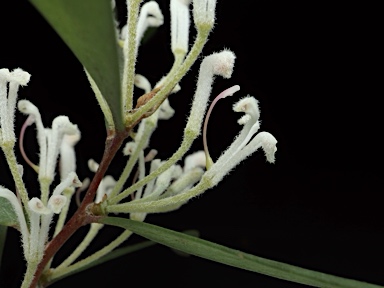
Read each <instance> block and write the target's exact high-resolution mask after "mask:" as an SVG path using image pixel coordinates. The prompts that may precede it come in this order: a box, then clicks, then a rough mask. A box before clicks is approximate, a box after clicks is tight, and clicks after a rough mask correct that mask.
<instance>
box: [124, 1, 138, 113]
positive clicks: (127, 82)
mask: <svg viewBox="0 0 384 288" xmlns="http://www.w3.org/2000/svg"><path fill="white" fill-rule="evenodd" d="M141 2H142V0H128V1H127V4H128V5H129V6H128V23H127V31H128V34H127V35H126V37H127V40H126V42H127V43H125V45H124V56H125V66H124V73H123V89H122V91H123V107H124V111H129V110H131V109H132V106H133V86H134V79H135V64H136V63H135V62H136V51H137V48H136V46H137V43H136V29H137V28H136V27H137V18H138V15H139V8H140V3H141Z"/></svg>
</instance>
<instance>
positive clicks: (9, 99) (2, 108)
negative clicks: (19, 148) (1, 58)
mask: <svg viewBox="0 0 384 288" xmlns="http://www.w3.org/2000/svg"><path fill="white" fill-rule="evenodd" d="M30 77H31V75H30V74H29V73H28V72H25V71H23V70H22V69H20V68H17V69H15V70H13V71H12V72H9V70H8V69H0V127H1V133H0V141H1V143H2V144H4V143H12V145H14V143H15V142H16V137H15V132H14V123H13V122H14V118H15V107H16V100H17V92H18V90H19V87H20V86H25V85H27V84H28V82H29V79H30Z"/></svg>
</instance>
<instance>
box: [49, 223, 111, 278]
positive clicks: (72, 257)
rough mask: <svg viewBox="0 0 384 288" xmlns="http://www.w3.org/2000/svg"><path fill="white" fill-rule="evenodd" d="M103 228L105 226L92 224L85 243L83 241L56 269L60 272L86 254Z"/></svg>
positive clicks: (84, 240)
mask: <svg viewBox="0 0 384 288" xmlns="http://www.w3.org/2000/svg"><path fill="white" fill-rule="evenodd" d="M103 226H104V225H102V224H98V223H92V224H91V227H90V229H89V231H88V233H87V235H85V237H84V239H83V241H81V243H80V244H79V245H78V246H77V248H76V249H75V251H73V252H72V254H71V255H69V256H68V258H67V259H65V260H64V261H63V262H62V263H61V264H60V265H59V266H58V267H56V268H55V270H57V271H60V270H63V269H65V268H67V267H68V266H69V265H71V264H72V263H73V262H74V261H75V260H76V259H77V258H78V257H79V256H80V255H81V254H82V253H83V252H84V250H85V249H87V247H88V246H89V244H91V242H92V240H93V239H94V238H95V237H96V235H97V234H98V233H99V231H100V229H101V228H102V227H103Z"/></svg>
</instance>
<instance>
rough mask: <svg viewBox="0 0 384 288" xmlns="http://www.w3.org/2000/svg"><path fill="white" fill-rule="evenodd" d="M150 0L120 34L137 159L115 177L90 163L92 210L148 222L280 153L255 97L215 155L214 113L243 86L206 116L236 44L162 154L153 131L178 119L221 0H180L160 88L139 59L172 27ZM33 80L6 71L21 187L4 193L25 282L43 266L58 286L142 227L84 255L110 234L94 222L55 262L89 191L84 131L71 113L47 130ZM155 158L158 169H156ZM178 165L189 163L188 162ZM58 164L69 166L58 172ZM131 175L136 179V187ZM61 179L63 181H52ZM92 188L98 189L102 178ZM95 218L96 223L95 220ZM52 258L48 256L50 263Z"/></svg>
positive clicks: (5, 109) (3, 87)
mask: <svg viewBox="0 0 384 288" xmlns="http://www.w3.org/2000/svg"><path fill="white" fill-rule="evenodd" d="M141 2H142V1H141V0H127V7H128V9H127V10H128V19H127V23H126V25H125V26H124V27H123V28H122V29H121V31H117V32H118V33H117V34H118V35H119V36H118V37H116V41H118V42H119V43H123V45H121V46H122V47H121V48H122V51H121V52H122V53H121V55H122V57H123V59H122V60H123V67H122V71H121V74H122V75H121V79H120V80H121V83H122V92H121V95H120V99H119V100H121V103H122V107H123V108H122V109H123V111H122V114H123V115H124V117H125V118H124V121H125V125H126V127H125V128H126V129H127V131H128V132H129V135H130V137H131V138H132V139H129V140H128V141H126V143H125V145H124V146H123V147H124V148H123V154H124V157H127V163H126V166H125V168H124V169H123V171H122V172H121V174H120V175H119V177H118V178H116V179H114V178H113V177H112V176H111V175H108V172H107V173H104V172H103V173H102V174H98V173H99V168H100V167H101V166H103V160H102V161H101V162H100V165H99V164H98V163H96V162H95V161H93V160H90V161H89V162H88V164H89V169H90V170H91V171H92V172H94V173H95V178H97V177H99V182H97V183H98V186H97V188H95V189H94V190H93V192H96V194H91V195H92V196H94V195H96V196H95V199H93V203H91V204H90V205H88V206H87V207H86V209H85V210H84V211H85V212H84V213H85V214H86V216H94V217H95V218H96V217H98V216H103V215H107V214H108V213H124V214H129V215H127V216H128V217H129V218H130V219H133V220H135V221H140V222H143V221H145V219H146V216H147V215H148V214H149V213H159V212H169V211H172V210H175V209H178V208H180V207H181V206H182V205H184V204H185V203H187V202H188V201H189V200H190V199H191V198H193V197H196V196H197V195H199V194H201V193H203V192H205V191H206V190H208V189H210V188H212V187H214V186H215V185H217V184H218V183H219V182H220V181H221V180H222V179H223V178H224V177H225V175H227V174H228V173H229V172H230V171H231V170H232V169H233V168H234V167H235V166H236V165H238V164H239V163H240V162H241V161H243V160H244V159H246V158H247V157H249V156H250V155H252V154H253V153H254V152H255V151H256V150H257V149H258V148H262V149H263V150H264V152H265V156H266V158H267V161H269V162H271V163H273V162H274V160H275V158H274V155H275V152H276V143H277V141H276V139H275V138H274V137H273V136H272V135H271V134H269V133H268V132H259V133H257V132H258V129H259V126H260V122H259V115H260V112H259V108H258V102H257V100H256V99H254V98H252V97H245V98H243V99H241V100H240V101H238V102H237V103H236V104H235V105H234V111H235V112H244V113H245V116H243V117H242V118H241V119H240V120H239V123H240V124H241V125H243V128H242V130H241V131H240V133H239V135H238V136H237V137H236V138H235V140H234V141H233V143H232V144H231V145H230V147H229V148H228V149H227V150H226V151H225V152H224V153H223V154H222V155H221V156H220V157H219V159H217V160H216V161H213V160H212V159H211V157H210V155H209V152H208V144H207V141H206V135H207V127H208V120H209V117H210V114H211V111H212V109H213V107H214V105H215V104H216V102H217V101H218V100H219V99H222V98H224V97H226V96H229V95H232V94H234V93H235V92H237V91H238V90H239V89H240V87H239V86H238V85H235V86H233V87H231V88H229V89H227V90H225V91H223V92H222V93H221V94H220V95H219V96H218V97H216V98H215V99H214V100H213V102H212V104H211V106H210V108H209V110H208V113H206V111H207V109H208V105H209V102H210V97H211V91H212V86H213V83H214V81H215V78H216V76H221V77H223V78H225V79H228V78H230V77H231V75H232V72H233V69H234V64H235V59H236V56H235V54H234V53H233V52H232V51H229V50H223V51H221V52H217V53H213V54H211V55H208V56H205V57H202V61H201V63H200V69H199V76H198V79H197V84H196V91H195V94H194V97H193V100H192V105H191V111H190V113H189V116H188V118H187V119H186V120H187V121H186V126H185V128H184V135H183V139H182V140H181V144H180V147H179V149H178V150H177V151H175V152H174V154H173V155H172V156H171V157H170V158H169V159H159V158H156V156H157V150H156V149H157V148H158V147H156V143H152V142H151V136H152V135H153V133H155V131H156V130H157V129H158V128H159V126H161V125H159V120H168V121H172V116H173V115H174V114H175V113H177V111H175V110H174V109H173V108H172V107H171V103H170V101H169V100H168V96H169V95H170V94H171V93H177V92H178V91H179V90H181V87H180V86H179V84H178V83H179V81H180V80H181V79H182V77H184V76H185V74H186V73H187V72H188V70H189V69H190V68H191V66H192V65H193V64H194V62H195V61H196V60H197V59H198V58H199V57H200V55H201V52H202V49H203V47H204V45H205V43H206V42H207V39H208V35H209V33H210V32H211V30H212V29H213V26H214V24H215V9H216V1H215V0H193V1H190V0H171V1H170V12H171V19H170V21H171V25H170V26H171V43H170V48H171V51H172V53H173V55H174V63H173V66H172V68H171V69H170V71H169V72H168V73H167V74H166V75H165V76H164V77H163V78H161V79H158V82H157V83H156V84H155V85H152V84H151V83H150V82H149V81H148V79H147V78H146V77H145V76H144V75H139V74H136V73H135V63H136V61H137V55H138V52H139V48H140V41H141V39H142V37H143V35H144V33H145V31H146V29H147V28H148V27H159V26H160V25H162V24H163V22H164V17H163V14H162V12H161V9H160V7H159V5H158V4H157V3H156V2H155V1H149V2H146V3H145V4H143V5H142V6H140V4H141ZM190 5H192V7H193V8H192V9H193V13H192V14H193V22H194V24H195V28H196V30H197V36H196V39H195V41H194V43H193V45H192V47H191V49H189V30H190V22H191V19H190V18H191V16H190V14H191V13H190ZM84 69H85V68H84ZM85 71H86V75H87V78H88V80H89V82H90V85H91V88H92V90H93V91H94V93H95V97H96V99H97V101H98V103H99V105H100V108H101V111H102V113H103V114H104V116H105V120H106V126H107V129H109V131H114V128H115V125H116V123H114V120H113V119H114V118H113V117H112V111H111V109H110V107H109V106H108V102H107V101H106V98H105V97H104V96H103V95H102V93H101V91H100V89H99V87H98V86H97V84H96V83H95V81H94V79H93V78H92V77H91V76H90V74H89V73H88V72H87V70H85ZM29 79H30V75H29V74H28V73H27V72H25V71H23V70H21V69H15V70H13V71H12V72H10V71H9V70H8V69H0V125H1V126H0V128H1V129H0V146H1V148H2V150H3V152H4V154H5V156H6V160H7V163H8V166H9V168H10V170H11V173H12V176H13V178H14V181H15V184H16V190H15V191H14V192H12V191H11V190H10V189H8V188H5V187H2V186H0V197H2V198H4V199H6V200H7V201H8V202H9V204H10V206H11V207H12V209H13V212H14V214H15V215H16V219H17V220H16V221H17V224H15V226H17V228H18V229H19V231H20V234H21V242H22V247H23V252H24V257H25V259H26V261H27V271H26V274H25V278H24V281H23V283H22V287H29V286H30V285H31V283H38V280H39V279H37V280H36V279H34V277H35V276H34V275H35V273H40V274H37V275H39V276H41V275H42V274H41V273H43V276H44V277H43V278H44V281H47V282H46V283H50V281H55V280H57V279H58V278H61V277H64V276H66V275H68V274H70V273H73V272H75V271H78V270H80V269H83V268H84V267H85V266H87V265H89V264H91V263H93V262H94V261H96V260H98V259H100V258H101V257H103V256H105V255H107V254H108V253H109V252H111V251H112V250H113V249H115V248H116V247H118V246H119V245H121V244H122V243H123V242H124V241H126V240H127V239H128V238H129V237H130V235H131V234H132V232H130V231H128V230H126V231H124V232H122V233H121V235H119V236H118V237H117V238H116V239H115V240H113V241H112V242H111V243H109V244H108V245H106V246H105V247H103V248H102V249H100V250H99V251H96V252H95V253H94V254H92V255H90V256H88V257H86V258H84V259H81V260H78V259H80V257H81V255H82V254H83V252H84V251H85V249H86V248H87V247H89V245H91V244H92V242H93V241H94V239H95V237H96V236H97V235H98V234H99V233H103V232H104V231H103V229H102V228H103V224H99V223H91V224H90V225H89V230H88V233H87V235H86V236H85V237H84V239H83V241H82V242H81V243H80V244H79V245H78V247H77V248H76V249H74V250H73V251H71V253H68V254H69V255H68V257H67V258H66V259H65V260H64V261H62V262H61V263H59V264H58V266H56V267H51V263H52V262H51V260H52V257H53V256H51V257H49V258H48V257H46V255H47V251H49V248H50V245H47V243H49V241H51V242H50V243H51V244H52V243H53V242H54V240H55V239H57V238H56V237H60V235H61V234H60V233H61V232H63V231H64V230H65V229H66V228H65V227H66V226H65V222H66V219H67V216H68V215H67V213H68V209H69V207H70V203H71V201H72V199H73V198H74V197H72V196H73V194H74V193H75V190H76V189H77V188H79V189H81V190H84V189H85V188H86V186H87V185H88V184H87V185H85V184H84V185H83V184H82V182H81V181H80V179H79V178H78V176H77V173H76V167H77V165H76V153H75V145H76V143H77V142H78V141H80V138H81V133H80V130H79V129H78V127H77V125H75V124H73V123H72V122H71V121H70V120H69V118H68V117H67V116H64V115H62V116H58V117H56V118H55V119H54V120H53V122H52V125H51V128H46V127H45V126H44V124H43V122H42V117H41V114H40V111H39V109H38V108H37V107H36V106H35V105H34V104H32V103H31V102H30V101H28V100H20V101H18V103H17V93H18V89H19V86H25V85H26V84H27V83H28V81H29ZM134 85H135V86H136V87H137V88H140V89H142V90H143V91H144V93H145V94H144V95H143V96H142V97H140V98H139V100H138V101H137V102H138V104H137V105H136V106H135V107H134V105H133V99H134V95H133V91H134V89H133V88H134ZM153 87H154V88H153ZM173 97H182V96H181V95H177V96H173ZM16 104H17V107H18V110H19V111H20V112H22V113H23V114H25V115H27V116H28V118H27V120H26V122H25V124H24V125H23V127H22V130H21V133H20V140H21V141H20V148H21V152H22V156H23V157H24V159H25V161H26V162H27V164H28V165H30V166H31V167H32V168H33V169H34V171H35V172H36V174H37V175H36V177H37V179H38V181H39V186H40V195H38V194H37V193H34V194H33V195H34V197H32V198H31V199H30V198H29V195H28V193H27V190H26V187H25V184H24V182H23V180H22V175H23V169H22V167H21V166H20V165H19V164H18V163H17V161H16V157H15V154H14V146H15V143H16V137H15V131H14V125H13V122H14V117H15V116H14V114H15V109H16ZM204 118H205V121H204ZM203 123H204V126H203ZM32 124H34V125H35V127H36V137H37V143H38V145H39V163H38V164H34V163H32V162H31V161H30V160H29V158H28V156H27V155H26V152H25V151H24V148H23V145H24V140H23V139H24V134H25V130H26V129H27V127H29V126H31V125H32ZM128 132H127V135H128ZM201 134H203V139H204V141H203V142H204V148H205V152H204V151H197V152H194V153H191V154H189V155H187V152H188V150H189V149H190V147H191V145H192V143H193V141H195V140H196V139H197V138H198V137H199V136H200V135H201ZM165 137H166V136H165ZM114 155H115V154H114ZM114 155H113V156H114ZM58 160H59V164H58V163H57V162H58ZM146 163H147V164H148V166H147V167H149V169H146ZM178 163H183V165H181V164H178ZM104 164H105V162H104ZM105 167H107V166H105ZM135 167H136V168H135ZM205 169H206V170H205ZM57 171H59V173H58V176H57V175H56V173H57ZM56 176H57V177H56ZM57 178H58V179H57ZM55 180H57V182H55ZM130 181H132V182H133V183H132V184H131V185H130V184H129V182H130ZM85 182H86V181H84V183H85ZM53 183H59V184H57V185H56V186H54V187H52V186H53ZM90 185H91V186H92V183H91V184H90ZM36 191H38V189H36V188H35V189H34V192H36ZM87 195H90V194H87ZM83 203H87V204H88V203H89V202H86V201H84V202H83ZM84 207H85V205H84ZM79 210H81V209H79ZM24 211H25V212H24ZM55 214H57V215H58V221H57V223H56V225H55V226H54V233H53V234H54V238H53V239H51V238H50V237H49V235H51V233H50V230H51V225H52V220H53V217H54V215H55ZM75 215H77V214H75ZM82 216H83V217H86V216H84V215H82ZM70 221H71V220H70ZM70 221H69V222H70ZM90 222H92V221H89V222H86V223H85V224H89V223H90ZM81 225H84V223H81ZM81 225H79V227H80V226H81ZM52 255H53V254H52ZM46 259H48V260H47V261H46V262H44V260H46ZM41 261H42V262H41ZM40 262H41V263H44V266H42V268H41V267H40V268H39V266H38V265H39V263H40ZM39 269H40V270H39ZM36 271H37V272H36ZM32 285H33V284H32Z"/></svg>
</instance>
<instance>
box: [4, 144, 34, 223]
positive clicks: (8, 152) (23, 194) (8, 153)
mask: <svg viewBox="0 0 384 288" xmlns="http://www.w3.org/2000/svg"><path fill="white" fill-rule="evenodd" d="M13 147H14V145H7V143H4V145H2V146H1V148H2V149H3V152H4V155H5V159H6V160H7V163H8V166H9V169H10V170H11V174H12V177H13V180H14V181H15V185H16V189H17V191H18V193H19V195H20V198H21V201H22V202H23V206H24V207H28V202H29V197H28V193H27V189H26V188H25V185H24V182H23V178H22V176H21V174H20V173H19V169H18V168H17V160H16V156H15V152H14V150H13ZM25 211H26V213H27V215H28V218H29V210H28V209H26V210H25Z"/></svg>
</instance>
